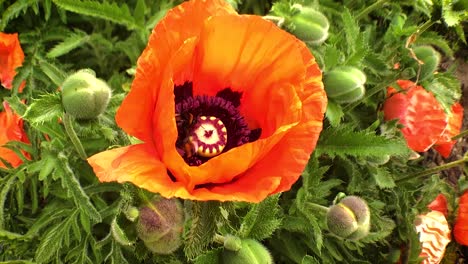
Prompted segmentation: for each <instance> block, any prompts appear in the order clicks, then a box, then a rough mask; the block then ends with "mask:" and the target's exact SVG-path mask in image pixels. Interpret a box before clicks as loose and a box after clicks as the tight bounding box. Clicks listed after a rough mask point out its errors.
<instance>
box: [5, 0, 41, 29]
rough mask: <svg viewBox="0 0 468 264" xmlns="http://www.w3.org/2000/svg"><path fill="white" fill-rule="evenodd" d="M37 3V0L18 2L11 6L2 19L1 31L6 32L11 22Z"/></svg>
mask: <svg viewBox="0 0 468 264" xmlns="http://www.w3.org/2000/svg"><path fill="white" fill-rule="evenodd" d="M35 3H36V0H17V1H15V2H14V3H13V4H12V5H10V6H9V7H8V8H7V9H5V11H4V12H3V14H2V19H0V31H4V30H5V27H6V26H7V25H8V22H10V20H12V19H14V18H15V17H17V16H18V15H19V14H20V13H21V12H25V11H26V9H28V8H29V7H31V6H32V5H34V4H35Z"/></svg>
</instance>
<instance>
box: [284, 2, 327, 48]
mask: <svg viewBox="0 0 468 264" xmlns="http://www.w3.org/2000/svg"><path fill="white" fill-rule="evenodd" d="M296 6H299V5H296ZM288 27H289V29H290V32H291V33H293V34H294V35H296V36H297V37H298V38H300V39H301V40H303V41H304V42H307V43H310V44H314V45H318V44H321V43H323V42H324V41H325V40H326V39H327V38H328V28H329V27H330V24H329V23H328V19H327V17H326V16H324V15H323V14H322V13H320V12H319V11H317V10H314V9H312V8H310V7H302V6H300V7H299V10H298V12H297V13H296V14H295V15H293V16H292V18H291V21H290V23H289V26H288Z"/></svg>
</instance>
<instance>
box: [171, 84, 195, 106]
mask: <svg viewBox="0 0 468 264" xmlns="http://www.w3.org/2000/svg"><path fill="white" fill-rule="evenodd" d="M192 96H193V84H192V82H185V83H184V84H182V85H175V86H174V97H175V103H176V104H177V103H179V102H181V101H183V100H185V99H187V98H189V97H192Z"/></svg>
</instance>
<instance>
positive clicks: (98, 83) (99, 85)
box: [62, 69, 111, 120]
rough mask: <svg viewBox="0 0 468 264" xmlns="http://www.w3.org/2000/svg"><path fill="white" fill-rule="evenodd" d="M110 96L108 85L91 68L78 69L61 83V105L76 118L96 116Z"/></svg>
mask: <svg viewBox="0 0 468 264" xmlns="http://www.w3.org/2000/svg"><path fill="white" fill-rule="evenodd" d="M110 97H111V89H110V87H109V86H108V85H107V83H106V82H104V81H103V80H101V79H98V78H96V74H95V73H94V72H93V71H92V70H88V69H83V70H79V71H77V72H76V73H74V74H72V75H70V76H68V78H67V79H65V81H64V82H63V84H62V104H63V107H64V108H65V111H66V112H67V113H68V114H70V115H72V116H74V117H75V118H77V119H85V120H86V119H93V118H96V117H97V116H99V115H100V114H101V113H103V112H104V110H106V107H107V104H108V103H109V99H110Z"/></svg>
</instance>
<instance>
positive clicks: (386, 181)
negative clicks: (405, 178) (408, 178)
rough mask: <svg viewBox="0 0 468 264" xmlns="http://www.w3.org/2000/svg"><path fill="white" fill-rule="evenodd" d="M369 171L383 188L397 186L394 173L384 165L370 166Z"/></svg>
mask: <svg viewBox="0 0 468 264" xmlns="http://www.w3.org/2000/svg"><path fill="white" fill-rule="evenodd" d="M369 173H370V174H371V175H372V177H373V178H374V180H375V182H376V183H377V186H379V188H381V189H386V188H394V187H395V186H396V184H395V180H394V179H393V177H392V175H391V174H390V172H389V171H388V170H386V169H385V168H384V167H379V168H377V167H369Z"/></svg>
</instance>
